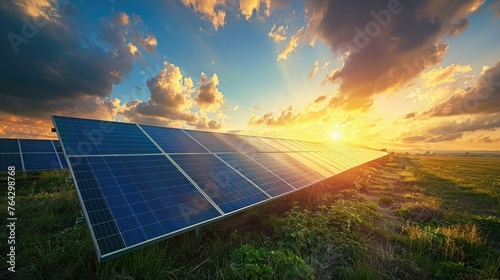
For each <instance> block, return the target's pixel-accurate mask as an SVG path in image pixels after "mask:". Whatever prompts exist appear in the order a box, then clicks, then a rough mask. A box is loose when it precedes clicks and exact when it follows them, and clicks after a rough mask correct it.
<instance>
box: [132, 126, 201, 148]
mask: <svg viewBox="0 0 500 280" xmlns="http://www.w3.org/2000/svg"><path fill="white" fill-rule="evenodd" d="M140 127H141V128H142V129H144V131H145V132H146V133H147V134H148V135H149V136H150V137H151V138H152V139H153V140H154V141H155V142H156V143H157V144H158V145H159V146H160V147H161V148H162V149H163V150H164V151H165V152H166V153H206V152H207V150H206V149H205V148H203V147H202V146H201V145H200V144H199V143H198V142H196V141H195V140H193V138H191V137H190V136H189V135H188V134H187V133H186V132H184V131H182V130H180V129H172V128H165V127H158V126H149V125H140Z"/></svg>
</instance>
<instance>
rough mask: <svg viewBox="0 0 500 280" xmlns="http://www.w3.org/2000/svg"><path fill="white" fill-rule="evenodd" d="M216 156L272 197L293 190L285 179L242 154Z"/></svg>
mask: <svg viewBox="0 0 500 280" xmlns="http://www.w3.org/2000/svg"><path fill="white" fill-rule="evenodd" d="M218 156H219V157H220V158H222V159H223V160H224V161H225V162H227V163H228V164H229V165H231V166H232V167H233V168H235V169H236V170H238V171H239V172H240V173H241V174H243V175H244V176H245V177H247V178H248V179H249V180H250V181H252V182H254V183H255V184H256V185H257V186H259V187H260V188H261V189H262V190H264V191H265V192H267V193H268V194H269V195H271V196H273V197H275V196H279V195H282V194H285V193H288V192H291V191H293V190H294V188H292V187H291V186H290V185H289V184H287V183H286V182H285V181H283V180H282V179H280V178H279V177H277V176H276V175H274V174H273V173H271V172H270V171H268V170H267V169H265V168H264V167H262V166H261V165H260V164H258V163H257V162H255V161H253V160H251V159H250V158H249V157H247V156H245V155H243V154H220V155H218Z"/></svg>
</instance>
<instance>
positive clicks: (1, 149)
mask: <svg viewBox="0 0 500 280" xmlns="http://www.w3.org/2000/svg"><path fill="white" fill-rule="evenodd" d="M3 153H7V154H9V153H12V154H13V153H19V144H18V142H17V139H0V154H3Z"/></svg>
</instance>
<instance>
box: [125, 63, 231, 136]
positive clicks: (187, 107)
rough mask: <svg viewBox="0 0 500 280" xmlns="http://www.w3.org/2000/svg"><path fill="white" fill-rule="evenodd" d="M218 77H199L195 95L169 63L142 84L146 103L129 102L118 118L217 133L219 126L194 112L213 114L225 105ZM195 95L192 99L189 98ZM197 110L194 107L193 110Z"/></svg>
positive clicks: (189, 85)
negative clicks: (209, 112)
mask: <svg viewBox="0 0 500 280" xmlns="http://www.w3.org/2000/svg"><path fill="white" fill-rule="evenodd" d="M218 83H219V80H218V77H217V75H216V74H214V75H213V76H212V77H211V78H210V79H208V78H207V77H206V75H205V74H204V73H202V74H201V78H200V87H199V89H198V91H196V89H195V87H194V83H193V80H192V79H191V77H184V76H183V75H182V73H181V69H180V68H179V67H178V66H176V65H174V64H172V63H169V62H164V63H163V68H162V69H161V70H159V72H158V73H157V74H155V75H154V76H153V77H152V78H151V79H149V80H148V81H147V83H146V85H147V87H148V89H149V92H151V96H150V98H149V99H148V100H147V101H140V100H132V101H130V102H128V103H127V104H126V105H125V106H122V107H121V108H120V109H121V110H120V111H119V112H118V114H120V115H123V116H124V117H125V118H126V119H127V120H128V121H130V122H137V123H145V124H153V125H162V126H175V127H180V126H183V125H189V126H192V127H195V128H198V129H220V128H222V126H223V125H222V124H221V123H219V122H217V121H216V120H212V119H210V118H208V117H207V116H206V114H202V113H198V112H195V111H194V110H196V109H197V108H199V109H202V110H204V111H217V110H219V109H220V106H221V105H222V104H223V103H224V102H221V99H222V101H225V99H224V96H223V95H222V93H221V92H220V91H218V89H217V85H218ZM195 92H197V94H196V96H195V98H193V94H194V93H195ZM195 105H196V106H198V107H196V106H195Z"/></svg>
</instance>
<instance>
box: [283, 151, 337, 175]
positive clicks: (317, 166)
mask: <svg viewBox="0 0 500 280" xmlns="http://www.w3.org/2000/svg"><path fill="white" fill-rule="evenodd" d="M285 155H287V156H289V157H291V158H293V159H294V160H296V161H298V162H300V163H302V164H303V165H304V166H307V167H308V168H309V169H311V170H314V171H315V172H316V173H317V174H320V175H321V176H322V177H323V178H320V179H319V180H321V179H324V178H328V177H331V176H333V175H335V172H331V171H329V170H328V169H326V168H324V167H323V166H321V165H320V164H318V163H317V162H314V161H312V160H310V159H307V158H305V157H304V156H303V155H302V153H285ZM301 170H302V169H301ZM319 180H318V181H319Z"/></svg>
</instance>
